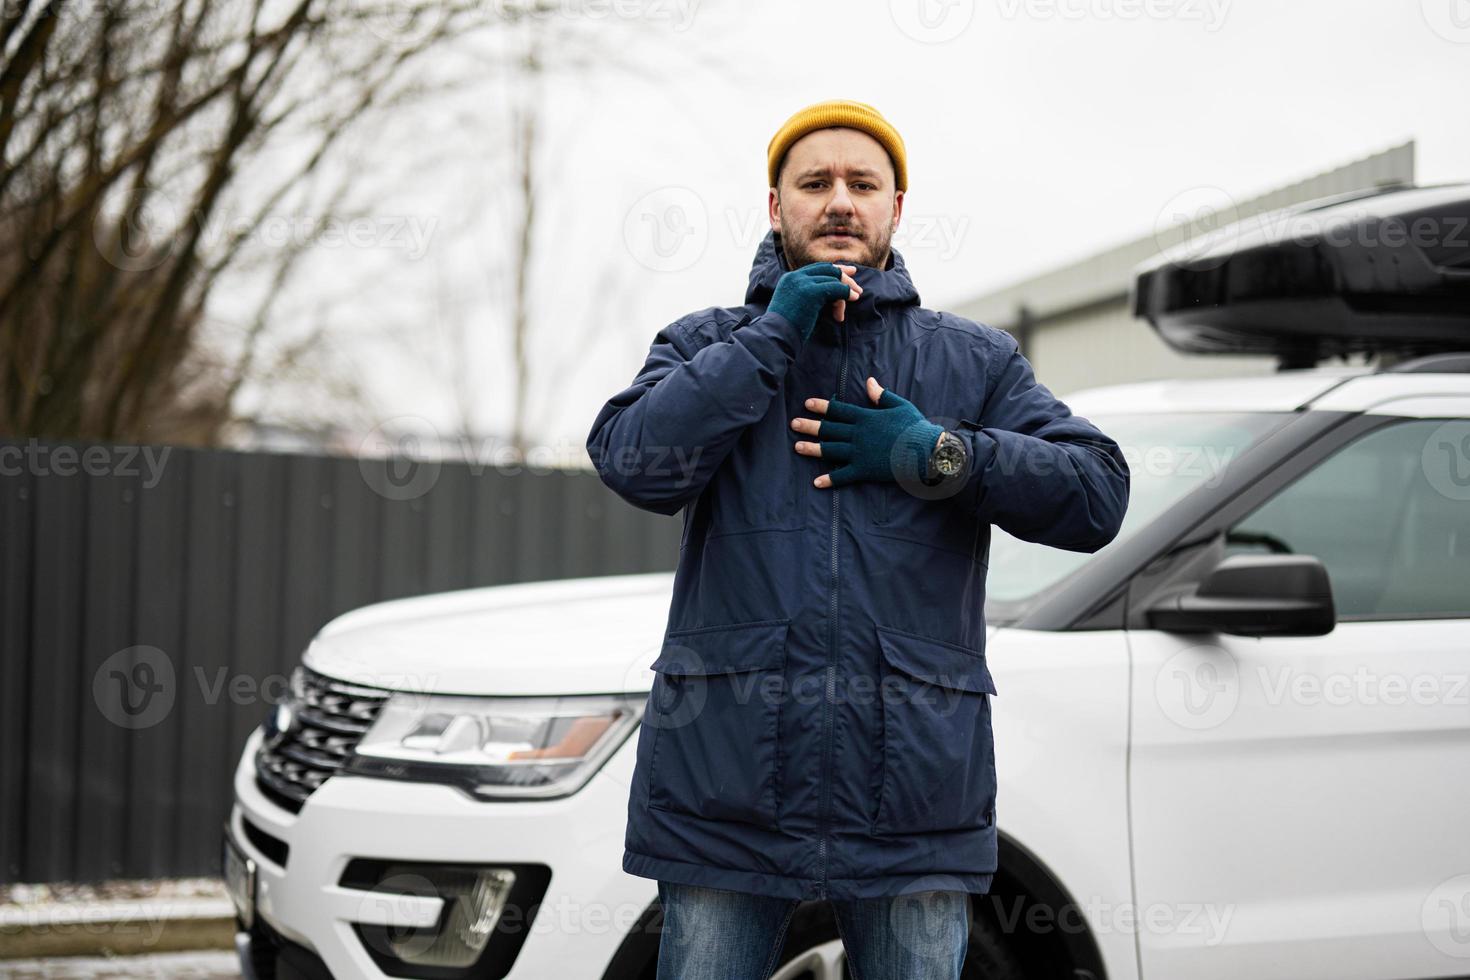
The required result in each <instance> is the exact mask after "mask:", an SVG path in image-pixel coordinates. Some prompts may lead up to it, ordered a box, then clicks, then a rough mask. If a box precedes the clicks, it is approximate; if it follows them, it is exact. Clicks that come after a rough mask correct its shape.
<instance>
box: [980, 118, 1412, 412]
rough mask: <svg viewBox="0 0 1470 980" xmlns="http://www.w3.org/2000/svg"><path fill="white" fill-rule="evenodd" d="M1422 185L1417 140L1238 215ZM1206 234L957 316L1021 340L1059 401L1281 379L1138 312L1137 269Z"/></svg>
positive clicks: (1082, 265) (1073, 273) (1006, 293)
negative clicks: (1081, 393) (1173, 384)
mask: <svg viewBox="0 0 1470 980" xmlns="http://www.w3.org/2000/svg"><path fill="white" fill-rule="evenodd" d="M1413 182H1414V143H1413V141H1410V142H1407V143H1403V144H1401V145H1399V146H1395V147H1390V148H1389V149H1387V150H1384V151H1383V152H1381V153H1375V154H1373V155H1372V156H1368V157H1364V158H1363V159H1361V160H1355V161H1353V162H1351V163H1348V164H1345V165H1344V166H1341V167H1337V168H1335V169H1333V170H1329V171H1326V172H1324V173H1321V174H1317V175H1316V176H1313V177H1309V178H1307V179H1305V180H1301V181H1297V182H1295V183H1292V184H1288V185H1286V186H1284V187H1280V188H1277V189H1275V190H1272V191H1269V192H1267V193H1265V194H1261V195H1258V196H1256V197H1254V198H1250V199H1249V200H1245V201H1241V202H1239V203H1237V204H1236V205H1235V206H1234V212H1235V214H1236V215H1237V216H1239V217H1240V218H1248V217H1250V216H1252V215H1256V214H1261V213H1263V212H1266V211H1271V210H1275V209H1277V208H1282V207H1287V206H1290V205H1293V204H1299V203H1302V202H1304V201H1310V200H1315V199H1317V198H1321V197H1328V196H1330V195H1334V194H1344V193H1349V192H1353V191H1359V190H1367V189H1371V188H1375V187H1381V186H1386V185H1394V184H1412V183H1413ZM1200 233H1201V229H1200V228H1198V227H1190V226H1189V225H1185V224H1181V225H1177V226H1175V227H1173V228H1171V229H1166V230H1164V231H1162V232H1160V233H1159V234H1158V235H1150V236H1147V237H1145V238H1138V239H1134V240H1132V241H1128V242H1124V243H1122V244H1119V245H1117V246H1115V247H1113V248H1110V249H1108V250H1106V251H1103V252H1099V253H1097V254H1096V255H1092V256H1089V257H1087V258H1085V259H1083V260H1081V261H1078V262H1074V263H1071V264H1068V265H1066V266H1061V267H1058V268H1056V269H1051V270H1048V271H1046V272H1043V273H1041V274H1039V275H1036V276H1032V277H1031V278H1029V279H1025V280H1023V281H1021V282H1018V283H1014V284H1012V285H1010V286H1007V287H1005V288H1003V289H997V290H994V291H992V292H989V293H984V294H981V295H979V296H976V297H975V298H974V299H972V300H969V301H967V302H965V303H962V304H959V305H958V306H956V307H955V309H954V312H956V313H958V314H959V315H961V316H965V317H969V318H970V319H973V320H979V321H980V322H982V323H987V324H989V325H991V326H994V327H1000V328H1002V329H1005V330H1009V331H1011V332H1012V333H1015V334H1017V336H1019V337H1020V338H1021V343H1022V350H1023V352H1024V353H1025V354H1026V357H1027V359H1028V360H1030V361H1031V363H1032V365H1033V366H1034V367H1035V369H1036V375H1037V378H1038V380H1040V381H1041V383H1042V384H1044V385H1046V386H1047V387H1048V388H1050V389H1051V390H1052V392H1053V393H1054V394H1056V395H1057V396H1059V397H1065V396H1066V395H1067V394H1069V393H1070V392H1073V391H1078V390H1080V389H1082V388H1090V387H1093V386H1096V385H1105V384H1118V383H1122V382H1128V381H1153V380H1158V379H1162V378H1193V377H1200V378H1206V377H1223V376H1229V375H1240V374H1269V373H1272V372H1274V371H1275V370H1276V360H1275V358H1271V357H1263V356H1258V355H1252V356H1225V355H1207V354H1181V353H1179V352H1177V351H1175V350H1174V349H1173V348H1171V347H1169V346H1168V345H1166V344H1165V343H1164V342H1163V341H1162V340H1161V339H1159V335H1158V333H1157V332H1155V331H1154V329H1153V328H1152V327H1151V326H1149V324H1148V323H1147V321H1145V320H1142V319H1135V318H1134V317H1133V316H1132V314H1131V313H1130V312H1129V307H1128V303H1129V296H1128V291H1129V288H1130V286H1131V285H1132V279H1133V276H1132V271H1133V269H1134V267H1135V266H1137V265H1139V264H1140V263H1142V262H1145V261H1147V260H1148V259H1150V258H1152V257H1153V256H1155V255H1157V254H1158V253H1159V252H1160V251H1161V250H1163V249H1165V248H1168V247H1170V246H1172V245H1174V244H1176V243H1177V242H1180V241H1183V240H1184V239H1185V237H1186V236H1187V235H1198V234H1200ZM1023 311H1025V315H1024V316H1023ZM1355 363H1362V359H1361V358H1359V359H1357V360H1356V361H1355Z"/></svg>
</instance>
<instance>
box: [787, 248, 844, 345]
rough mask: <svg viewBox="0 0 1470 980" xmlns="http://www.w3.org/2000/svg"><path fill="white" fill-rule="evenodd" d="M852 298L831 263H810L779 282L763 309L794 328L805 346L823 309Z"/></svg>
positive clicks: (840, 271)
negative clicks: (828, 305) (778, 315)
mask: <svg viewBox="0 0 1470 980" xmlns="http://www.w3.org/2000/svg"><path fill="white" fill-rule="evenodd" d="M851 295H852V287H851V286H849V285H848V284H847V283H845V282H843V281H842V270H840V269H838V268H837V266H835V265H833V264H832V263H831V262H813V263H812V264H811V265H804V266H802V267H801V268H800V269H793V270H792V271H790V272H788V273H786V274H785V275H783V276H782V277H781V278H780V279H778V280H777V281H776V291H775V292H774V293H773V294H772V295H771V303H770V305H769V306H767V307H766V309H767V310H768V311H771V312H775V313H779V314H781V315H782V316H783V317H785V318H786V319H787V321H789V322H790V323H792V324H793V325H795V326H796V328H797V329H798V330H800V331H801V339H802V342H803V343H804V342H806V341H807V340H808V339H809V338H810V337H811V335H812V330H813V329H814V328H815V327H816V325H817V316H818V315H819V314H820V313H821V312H822V310H823V308H824V307H826V306H827V304H828V303H833V302H835V301H837V300H839V299H847V298H848V297H849V296H851Z"/></svg>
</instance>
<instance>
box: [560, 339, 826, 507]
mask: <svg viewBox="0 0 1470 980" xmlns="http://www.w3.org/2000/svg"><path fill="white" fill-rule="evenodd" d="M693 322H694V321H691V319H690V318H687V317H686V318H684V319H681V320H678V321H675V322H674V323H672V324H670V325H669V326H667V327H665V328H664V329H662V330H660V331H659V333H658V335H657V336H656V337H655V338H654V340H653V343H652V344H651V345H650V346H649V349H648V359H647V360H646V361H645V362H644V364H643V369H642V370H640V371H639V372H638V375H637V377H635V378H634V379H633V383H632V384H631V385H629V386H628V387H627V388H625V389H623V390H622V391H620V392H618V393H617V394H616V395H614V396H613V397H612V398H611V399H610V400H609V401H608V402H607V404H605V405H604V406H603V407H602V410H601V411H600V412H598V413H597V418H596V420H595V421H594V422H593V423H592V431H591V433H589V434H588V436H587V454H588V455H589V456H591V457H592V463H593V465H594V466H595V467H596V468H597V472H598V475H599V476H601V478H602V482H603V483H605V484H607V485H608V487H610V488H611V489H612V490H614V491H615V492H616V493H617V494H618V496H620V497H622V498H623V499H624V500H626V501H628V503H630V504H632V505H633V506H635V507H639V508H641V509H643V510H649V511H653V512H654V513H657V514H666V515H672V514H676V513H678V512H679V511H680V510H681V509H682V508H683V507H684V506H685V504H687V503H689V502H690V501H692V500H694V499H695V498H697V497H698V496H699V494H700V492H701V491H703V489H704V487H705V485H706V484H707V483H709V481H710V478H711V477H712V476H713V475H714V472H715V470H716V469H718V468H719V465H720V463H721V462H722V461H723V460H724V459H725V457H726V456H728V455H729V453H730V450H731V449H732V448H733V447H734V445H735V442H736V440H737V439H738V438H739V437H740V433H741V432H742V431H743V430H744V429H745V428H746V427H747V426H749V425H751V424H752V423H754V422H757V421H759V420H760V419H761V418H762V417H763V416H764V415H765V414H766V412H767V411H768V410H769V408H770V404H771V400H772V398H774V397H775V395H776V392H777V391H779V390H780V385H781V381H782V379H783V378H784V377H785V376H786V372H787V370H788V369H789V368H790V367H791V364H792V362H793V361H795V359H796V355H797V353H798V351H799V350H800V348H801V344H802V336H801V332H800V331H799V330H798V329H797V328H796V327H795V326H794V325H793V324H792V323H791V322H790V321H788V320H787V319H786V318H785V317H783V316H781V314H779V313H772V312H769V311H768V312H766V313H764V314H763V315H761V316H758V317H756V318H755V319H754V320H751V321H750V322H749V323H746V324H744V325H743V326H740V327H737V328H736V329H735V330H734V331H732V332H731V335H730V339H729V340H717V341H715V342H714V343H710V344H706V345H704V346H703V347H698V341H697V340H696V339H695V338H694V337H692V336H691V334H692V330H693ZM696 348H697V349H696Z"/></svg>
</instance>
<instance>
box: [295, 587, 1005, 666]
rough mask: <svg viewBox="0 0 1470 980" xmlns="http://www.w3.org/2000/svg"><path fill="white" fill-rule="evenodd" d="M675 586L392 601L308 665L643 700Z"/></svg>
mask: <svg viewBox="0 0 1470 980" xmlns="http://www.w3.org/2000/svg"><path fill="white" fill-rule="evenodd" d="M673 588H674V573H673V572H656V573H652V574H647V575H613V576H602V577H596V578H582V579H562V580H557V581H550V582H527V583H521V584H516V585H495V586H489V587H486V588H482V589H465V590H461V591H457V592H443V593H438V594H436V595H427V596H416V597H414V598H410V599H394V600H392V601H389V602H379V603H374V604H373V605H370V606H363V607H362V608H360V609H354V610H353V611H351V612H348V613H344V614H343V615H341V616H338V617H337V618H336V619H334V620H332V621H331V622H329V623H328V624H327V625H326V626H324V627H322V629H321V631H320V632H319V633H318V634H317V635H316V637H315V638H313V639H312V641H311V644H310V645H309V646H308V647H307V649H306V655H305V657H304V658H303V662H304V663H305V664H306V666H307V667H309V668H311V669H312V670H315V671H317V672H319V673H322V674H326V675H327V676H329V677H334V678H336V679H338V680H343V681H348V682H350V683H353V684H363V685H366V686H369V687H382V688H388V689H390V690H395V691H414V692H422V693H429V694H470V695H489V694H495V695H555V694H610V693H618V692H624V691H635V692H638V691H647V690H649V688H651V687H652V686H653V672H652V671H651V670H649V669H648V665H649V664H651V663H653V661H654V659H655V658H656V657H657V656H658V653H659V649H660V647H661V646H662V645H663V635H664V629H665V627H666V625H667V622H668V615H669V604H670V602H671V600H672V598H673ZM996 629H997V627H995V626H988V627H987V629H986V635H987V637H989V636H993V635H994V634H995V632H996Z"/></svg>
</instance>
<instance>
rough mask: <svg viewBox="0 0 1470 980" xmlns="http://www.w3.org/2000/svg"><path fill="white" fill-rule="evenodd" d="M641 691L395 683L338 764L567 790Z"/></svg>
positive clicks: (516, 793) (638, 704)
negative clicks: (399, 686) (529, 692)
mask: <svg viewBox="0 0 1470 980" xmlns="http://www.w3.org/2000/svg"><path fill="white" fill-rule="evenodd" d="M646 701H647V695H645V694H595V695H571V696H565V697H461V696H451V695H423V694H411V693H396V694H394V695H393V696H392V697H390V698H389V699H388V702H387V703H386V704H384V705H383V708H382V710H381V711H380V712H379V713H378V716H377V719H376V720H375V721H374V722H373V724H372V727H371V728H369V729H368V731H367V734H365V735H364V736H363V738H362V741H361V742H359V743H358V745H357V749H356V752H355V754H354V755H353V757H352V759H350V760H349V761H348V763H347V765H346V767H345V768H344V771H345V772H349V773H355V774H357V775H369V776H377V777H380V778H382V777H386V778H394V779H410V780H420V781H427V782H443V783H449V784H452V785H455V786H458V787H459V788H460V789H463V790H464V791H466V792H468V793H470V794H472V795H474V796H478V797H489V798H535V799H544V798H547V797H553V796H566V795H568V794H570V793H575V792H576V791H577V790H579V789H581V788H582V787H583V786H584V785H586V783H587V781H588V780H589V779H591V778H592V775H593V773H595V772H597V770H598V769H599V768H601V767H602V765H603V763H605V762H606V761H607V759H608V757H609V756H611V755H612V754H613V752H614V751H616V750H617V748H618V746H620V745H621V744H622V743H623V740H624V739H626V738H627V737H628V735H629V733H630V732H632V730H633V729H634V728H635V727H636V726H637V724H638V720H639V718H640V717H641V715H642V712H643V706H644V704H645V703H646Z"/></svg>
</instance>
